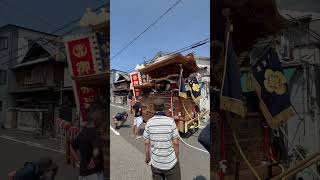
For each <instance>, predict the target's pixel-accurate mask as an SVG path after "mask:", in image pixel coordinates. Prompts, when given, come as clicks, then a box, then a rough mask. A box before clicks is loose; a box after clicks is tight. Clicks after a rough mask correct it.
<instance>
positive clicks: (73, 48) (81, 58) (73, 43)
mask: <svg viewBox="0 0 320 180" xmlns="http://www.w3.org/2000/svg"><path fill="white" fill-rule="evenodd" d="M92 41H93V39H92V36H89V35H88V36H85V37H79V38H77V39H72V40H68V41H67V42H65V46H66V50H67V55H68V64H69V69H70V72H71V75H72V76H75V77H77V76H86V75H93V74H96V73H97V72H98V70H97V69H96V67H97V66H96V65H95V64H96V57H95V54H96V52H94V48H93V44H94V43H93V42H92ZM73 90H74V94H75V100H76V104H77V109H78V111H79V112H80V120H81V122H85V121H87V109H88V108H89V106H90V104H91V103H92V102H93V101H94V99H95V97H96V96H97V95H98V89H97V88H91V87H84V86H81V85H80V84H79V82H78V81H75V80H73Z"/></svg>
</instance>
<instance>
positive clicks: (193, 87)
mask: <svg viewBox="0 0 320 180" xmlns="http://www.w3.org/2000/svg"><path fill="white" fill-rule="evenodd" d="M199 89H200V87H199V84H193V85H192V90H193V91H197V92H198V91H199Z"/></svg>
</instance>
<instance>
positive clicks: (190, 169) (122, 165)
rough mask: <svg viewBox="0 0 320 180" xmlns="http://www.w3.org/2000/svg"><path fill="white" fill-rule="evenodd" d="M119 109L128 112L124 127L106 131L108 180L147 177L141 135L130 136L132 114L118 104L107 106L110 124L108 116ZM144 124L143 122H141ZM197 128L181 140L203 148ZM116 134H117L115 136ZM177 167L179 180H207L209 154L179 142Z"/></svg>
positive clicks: (147, 178) (146, 179)
mask: <svg viewBox="0 0 320 180" xmlns="http://www.w3.org/2000/svg"><path fill="white" fill-rule="evenodd" d="M122 111H127V112H128V114H129V117H128V120H127V122H126V123H125V127H122V128H121V129H118V130H116V131H115V130H114V129H113V130H111V131H110V138H111V139H110V147H111V150H110V154H111V167H110V168H111V179H115V180H127V179H132V180H133V179H139V180H150V179H152V178H151V169H150V166H149V165H147V164H146V163H145V162H144V158H145V156H144V144H143V138H141V139H138V140H134V139H132V137H131V132H132V129H131V124H132V120H133V116H132V115H131V114H130V111H129V110H127V108H123V107H121V106H119V105H110V120H111V126H112V127H113V128H114V125H113V122H112V117H113V116H114V115H115V114H116V113H118V112H122ZM142 127H144V124H143V125H142ZM200 131H201V129H200V130H199V131H198V132H196V133H195V134H194V135H193V136H191V137H189V138H186V139H183V140H184V141H185V142H186V143H188V144H190V145H191V146H194V147H196V148H200V149H204V148H203V147H202V146H201V144H199V143H198V137H197V136H198V135H199V133H200ZM118 134H119V135H118ZM180 167H181V176H182V177H181V178H182V179H183V180H209V179H210V178H209V177H210V155H209V154H207V153H205V152H202V151H199V150H197V149H194V148H192V147H189V146H187V145H185V144H183V143H180Z"/></svg>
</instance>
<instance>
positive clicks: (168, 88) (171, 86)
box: [131, 53, 209, 135]
mask: <svg viewBox="0 0 320 180" xmlns="http://www.w3.org/2000/svg"><path fill="white" fill-rule="evenodd" d="M137 70H138V71H139V73H133V74H131V79H132V80H131V82H132V84H133V89H134V95H135V96H137V95H139V96H141V97H142V100H141V102H142V106H143V108H142V109H143V119H144V121H148V119H150V118H151V117H152V116H153V115H154V112H155V111H154V109H153V101H154V99H156V98H161V99H163V100H164V101H165V110H166V111H165V113H166V115H167V116H169V117H172V118H173V119H174V120H175V122H176V124H177V128H178V130H179V132H180V133H181V134H182V135H190V134H192V133H193V132H194V131H196V130H197V128H198V127H199V125H200V124H201V121H202V118H203V116H205V115H207V114H208V113H209V110H206V111H204V112H199V110H197V109H199V108H197V106H199V105H198V102H199V99H200V98H201V97H200V96H199V97H198V98H196V97H192V95H191V88H192V87H191V86H192V85H189V84H188V83H186V81H185V80H186V79H190V78H191V76H192V74H193V73H195V72H197V71H198V66H197V64H196V61H195V58H194V56H193V54H188V55H186V56H183V55H181V54H179V53H175V54H169V55H165V56H162V57H159V58H157V59H156V60H154V62H153V63H150V64H147V65H146V66H143V67H140V68H138V69H137ZM138 79H139V80H140V81H141V83H140V81H139V80H138ZM137 80H138V81H137ZM181 84H183V86H184V85H185V87H186V92H185V95H183V96H179V89H180V88H179V87H181ZM195 86H198V85H195ZM197 88H198V89H197V91H199V92H200V89H199V87H197Z"/></svg>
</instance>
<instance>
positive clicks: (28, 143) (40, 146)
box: [0, 135, 65, 154]
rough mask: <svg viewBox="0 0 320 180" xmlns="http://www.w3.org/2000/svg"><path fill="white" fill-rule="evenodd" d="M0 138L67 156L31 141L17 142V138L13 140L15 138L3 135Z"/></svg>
mask: <svg viewBox="0 0 320 180" xmlns="http://www.w3.org/2000/svg"><path fill="white" fill-rule="evenodd" d="M0 138H2V139H6V140H10V141H14V142H18V143H22V144H26V145H28V146H32V147H37V148H40V149H45V150H49V151H54V152H57V153H62V154H65V152H64V151H59V150H56V149H52V148H48V147H44V146H43V145H41V144H38V143H34V142H30V141H20V140H17V139H15V138H13V137H10V136H6V135H1V136H0Z"/></svg>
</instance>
